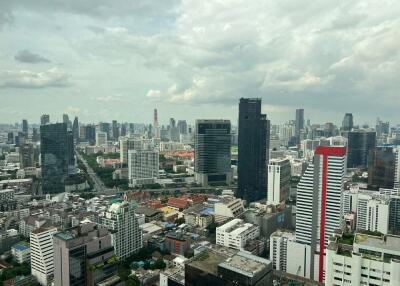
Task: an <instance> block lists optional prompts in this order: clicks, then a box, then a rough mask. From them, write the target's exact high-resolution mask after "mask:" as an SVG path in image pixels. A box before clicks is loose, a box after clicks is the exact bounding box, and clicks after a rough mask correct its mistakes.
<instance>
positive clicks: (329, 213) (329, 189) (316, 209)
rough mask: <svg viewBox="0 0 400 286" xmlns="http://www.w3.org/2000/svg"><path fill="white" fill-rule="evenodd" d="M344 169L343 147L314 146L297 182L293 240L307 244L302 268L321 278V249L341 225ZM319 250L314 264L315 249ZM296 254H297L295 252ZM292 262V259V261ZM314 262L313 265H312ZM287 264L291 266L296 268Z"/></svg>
mask: <svg viewBox="0 0 400 286" xmlns="http://www.w3.org/2000/svg"><path fill="white" fill-rule="evenodd" d="M345 173H346V147H336V146H335V147H330V146H318V147H317V148H316V149H315V156H314V163H313V164H310V165H309V166H308V168H307V170H306V172H305V173H304V175H303V176H302V177H301V180H300V182H299V184H298V186H297V216H296V242H297V243H298V244H300V245H306V246H309V248H308V249H309V251H310V252H309V253H308V255H304V259H300V258H299V260H298V261H300V260H302V261H300V263H301V265H300V266H302V271H303V269H304V271H305V272H306V273H307V272H308V273H309V275H310V277H311V279H315V278H316V277H315V278H314V269H318V271H317V273H318V281H320V282H322V281H323V269H324V259H325V258H324V251H325V247H326V246H327V243H328V239H329V237H330V236H331V235H332V234H333V233H334V231H335V230H336V229H340V227H341V223H340V222H341V204H342V202H341V201H342V199H341V194H342V192H343V188H344V180H343V178H344V175H345ZM317 252H319V256H318V257H319V261H318V266H317V268H315V267H316V265H317V264H315V263H317V262H315V255H314V254H315V253H317ZM299 255H300V254H299ZM293 263H296V262H295V261H293ZM314 265H315V266H314ZM296 267H297V265H296V266H295V267H291V268H292V269H293V268H294V269H296Z"/></svg>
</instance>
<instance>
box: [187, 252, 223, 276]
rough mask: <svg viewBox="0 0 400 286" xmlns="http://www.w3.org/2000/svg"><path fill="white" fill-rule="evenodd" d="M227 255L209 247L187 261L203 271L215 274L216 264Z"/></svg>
mask: <svg viewBox="0 0 400 286" xmlns="http://www.w3.org/2000/svg"><path fill="white" fill-rule="evenodd" d="M229 257H230V256H229V255H228V254H223V253H220V252H216V251H213V250H211V249H207V250H205V251H203V252H201V253H200V254H199V255H197V256H196V257H195V258H193V260H192V261H191V262H190V263H189V265H190V266H193V267H195V268H197V269H200V270H202V271H204V272H207V273H212V274H214V275H217V273H218V264H220V263H222V262H224V261H225V260H226V259H227V258H229Z"/></svg>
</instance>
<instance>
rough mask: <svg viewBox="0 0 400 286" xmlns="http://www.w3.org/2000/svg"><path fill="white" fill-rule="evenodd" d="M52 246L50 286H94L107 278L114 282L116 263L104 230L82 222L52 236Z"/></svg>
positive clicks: (109, 240)
mask: <svg viewBox="0 0 400 286" xmlns="http://www.w3.org/2000/svg"><path fill="white" fill-rule="evenodd" d="M53 246H54V285H68V286H81V285H87V286H95V285H99V284H100V283H102V282H103V281H105V280H108V279H110V278H111V277H114V276H115V278H117V277H116V273H117V262H118V260H117V259H116V256H115V255H114V246H113V244H112V241H111V234H110V233H109V231H108V230H107V229H106V228H104V227H101V226H99V225H97V224H96V223H93V222H90V221H88V220H87V221H83V222H82V224H81V225H79V226H76V227H74V228H71V229H68V230H67V231H63V232H58V233H56V234H54V236H53ZM116 282H118V281H116ZM115 284H116V283H114V284H110V285H115Z"/></svg>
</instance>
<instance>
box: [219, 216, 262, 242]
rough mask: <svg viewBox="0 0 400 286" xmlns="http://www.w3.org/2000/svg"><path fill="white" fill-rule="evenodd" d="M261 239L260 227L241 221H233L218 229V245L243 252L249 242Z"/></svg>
mask: <svg viewBox="0 0 400 286" xmlns="http://www.w3.org/2000/svg"><path fill="white" fill-rule="evenodd" d="M259 237H260V227H259V226H256V225H253V224H251V223H245V222H244V221H243V220H241V219H233V220H231V221H230V222H227V223H226V224H224V225H222V226H220V227H217V229H216V243H217V244H218V245H222V246H226V247H230V248H234V249H238V250H243V249H244V247H245V245H246V244H247V242H248V241H250V240H254V239H257V238H259Z"/></svg>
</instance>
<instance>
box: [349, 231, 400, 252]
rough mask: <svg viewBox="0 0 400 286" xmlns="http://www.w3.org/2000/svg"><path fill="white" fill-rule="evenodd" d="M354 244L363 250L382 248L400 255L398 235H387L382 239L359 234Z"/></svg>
mask: <svg viewBox="0 0 400 286" xmlns="http://www.w3.org/2000/svg"><path fill="white" fill-rule="evenodd" d="M354 243H356V244H358V245H359V246H360V247H361V248H363V247H366V248H380V249H382V250H386V251H387V252H396V253H400V236H396V235H385V236H384V237H381V236H374V235H368V234H362V233H357V234H356V236H355V239H354Z"/></svg>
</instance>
